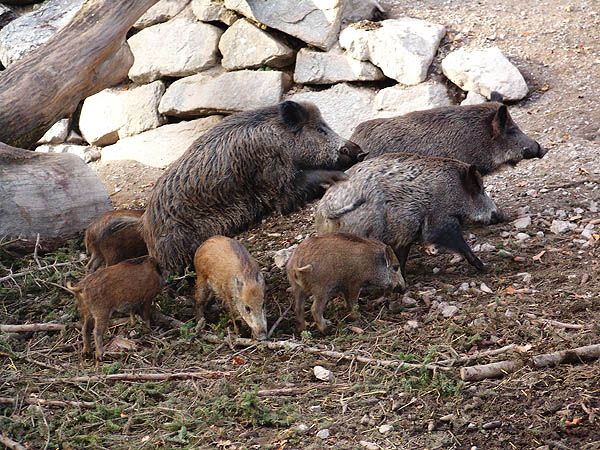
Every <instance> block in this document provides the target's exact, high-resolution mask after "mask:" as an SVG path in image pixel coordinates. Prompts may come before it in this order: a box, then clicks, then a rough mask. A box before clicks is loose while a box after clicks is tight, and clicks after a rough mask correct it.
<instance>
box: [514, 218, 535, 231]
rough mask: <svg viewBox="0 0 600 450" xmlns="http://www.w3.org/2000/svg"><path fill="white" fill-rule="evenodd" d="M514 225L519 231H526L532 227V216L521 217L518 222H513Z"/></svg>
mask: <svg viewBox="0 0 600 450" xmlns="http://www.w3.org/2000/svg"><path fill="white" fill-rule="evenodd" d="M513 225H514V227H515V228H516V229H517V230H524V229H525V228H527V227H528V226H529V225H531V216H524V217H519V218H518V219H517V220H515V221H513Z"/></svg>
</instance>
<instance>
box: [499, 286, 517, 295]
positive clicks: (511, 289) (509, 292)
mask: <svg viewBox="0 0 600 450" xmlns="http://www.w3.org/2000/svg"><path fill="white" fill-rule="evenodd" d="M515 292H516V291H515V288H514V287H513V286H512V285H511V286H508V287H507V288H505V289H504V290H503V291H502V293H503V294H504V295H515Z"/></svg>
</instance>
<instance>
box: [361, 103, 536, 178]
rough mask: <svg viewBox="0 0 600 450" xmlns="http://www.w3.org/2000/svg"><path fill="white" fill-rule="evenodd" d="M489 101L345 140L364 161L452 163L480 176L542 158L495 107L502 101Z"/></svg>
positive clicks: (398, 121) (371, 126) (379, 122)
mask: <svg viewBox="0 0 600 450" xmlns="http://www.w3.org/2000/svg"><path fill="white" fill-rule="evenodd" d="M492 100H494V101H491V102H488V103H483V104H480V105H469V106H443V107H440V108H433V109H428V110H425V111H415V112H411V113H408V114H405V115H403V116H399V117H393V118H389V119H374V120H368V121H366V122H363V123H361V124H359V125H358V126H357V127H356V129H355V131H354V134H353V135H352V137H351V138H350V140H352V141H353V142H355V143H356V144H358V145H359V146H360V147H361V148H362V150H363V151H364V152H367V153H368V155H369V158H374V157H377V156H379V155H382V154H384V153H391V152H407V153H416V154H420V155H426V156H439V157H444V158H454V159H458V160H459V161H462V162H465V163H467V164H473V165H474V166H475V167H476V168H477V170H478V171H479V172H480V173H481V174H482V175H487V174H489V173H492V172H494V171H496V170H498V169H499V168H500V167H502V166H504V165H510V166H515V165H516V164H517V163H518V162H519V161H521V160H523V159H532V158H542V157H543V156H544V155H545V154H546V150H545V149H543V148H542V147H541V146H540V144H538V143H537V142H536V141H534V140H533V139H531V138H530V137H529V136H527V135H526V134H525V133H523V132H522V131H521V129H520V128H519V127H518V126H517V124H515V123H514V121H513V120H512V118H511V116H510V114H509V112H508V109H507V108H506V105H503V104H502V103H500V102H501V101H502V96H501V95H500V94H498V93H496V92H493V93H492Z"/></svg>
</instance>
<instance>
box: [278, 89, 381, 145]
mask: <svg viewBox="0 0 600 450" xmlns="http://www.w3.org/2000/svg"><path fill="white" fill-rule="evenodd" d="M374 97H375V91H374V90H373V89H369V88H363V87H356V86H352V85H349V84H346V83H340V84H336V85H334V86H332V87H330V88H329V89H326V90H323V91H301V92H299V93H297V94H294V95H293V96H291V97H290V98H289V100H295V101H309V102H313V103H314V104H316V105H317V106H318V107H319V109H320V110H321V114H322V115H323V118H324V119H325V121H326V122H327V123H328V124H329V126H330V127H331V128H332V129H333V130H334V131H335V132H336V133H338V134H339V135H341V136H343V137H344V138H346V139H348V138H350V136H351V135H352V132H353V131H354V128H356V126H357V125H358V124H359V123H361V122H364V121H365V120H369V119H373V118H374V117H375V115H374V113H373V109H372V104H373V99H374Z"/></svg>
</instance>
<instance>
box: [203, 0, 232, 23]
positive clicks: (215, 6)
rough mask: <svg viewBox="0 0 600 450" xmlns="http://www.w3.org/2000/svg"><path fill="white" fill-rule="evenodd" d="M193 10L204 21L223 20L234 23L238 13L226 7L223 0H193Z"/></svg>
mask: <svg viewBox="0 0 600 450" xmlns="http://www.w3.org/2000/svg"><path fill="white" fill-rule="evenodd" d="M192 11H193V12H194V15H195V16H196V18H197V19H198V20H201V21H203V22H223V23H224V24H225V25H233V23H234V22H235V21H236V20H237V19H238V15H237V14H236V13H235V12H233V11H231V10H230V9H227V8H225V5H224V4H223V1H222V0H192Z"/></svg>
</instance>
